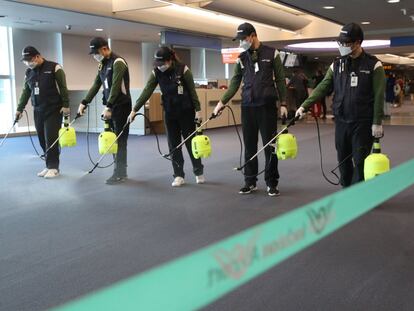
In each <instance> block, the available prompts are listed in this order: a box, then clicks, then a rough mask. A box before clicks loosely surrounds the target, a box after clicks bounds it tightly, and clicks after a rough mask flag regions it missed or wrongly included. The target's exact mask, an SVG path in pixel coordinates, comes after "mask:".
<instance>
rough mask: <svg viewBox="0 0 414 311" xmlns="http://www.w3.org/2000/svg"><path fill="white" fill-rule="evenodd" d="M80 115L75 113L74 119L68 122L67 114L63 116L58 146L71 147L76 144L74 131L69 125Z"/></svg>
mask: <svg viewBox="0 0 414 311" xmlns="http://www.w3.org/2000/svg"><path fill="white" fill-rule="evenodd" d="M79 117H80V115H76V117H75V119H74V120H73V121H72V122H71V123H69V116H64V117H63V126H62V128H61V129H60V130H59V145H60V147H62V148H64V147H73V146H76V132H75V129H74V128H73V127H72V126H71V125H72V124H73V123H74V122H75V120H76V119H77V118H79Z"/></svg>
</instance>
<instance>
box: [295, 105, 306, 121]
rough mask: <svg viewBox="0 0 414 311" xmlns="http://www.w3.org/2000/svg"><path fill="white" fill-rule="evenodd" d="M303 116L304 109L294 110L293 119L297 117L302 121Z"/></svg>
mask: <svg viewBox="0 0 414 311" xmlns="http://www.w3.org/2000/svg"><path fill="white" fill-rule="evenodd" d="M304 115H305V108H303V107H299V108H298V110H296V113H295V117H296V118H297V117H299V119H302V118H303V116H304Z"/></svg>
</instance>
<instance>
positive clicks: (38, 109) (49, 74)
mask: <svg viewBox="0 0 414 311" xmlns="http://www.w3.org/2000/svg"><path fill="white" fill-rule="evenodd" d="M21 60H22V61H23V62H24V64H25V65H26V66H27V67H28V69H27V70H26V75H25V80H24V86H23V92H22V94H21V96H20V99H19V103H18V106H17V111H16V120H19V119H20V118H21V117H22V113H23V110H24V108H25V107H26V105H27V101H28V100H29V98H31V102H32V105H33V110H34V122H35V127H36V132H37V136H38V138H39V143H40V146H41V147H42V150H43V153H44V158H45V162H46V168H45V169H43V170H42V171H41V172H39V173H38V174H37V176H39V177H44V178H47V179H49V178H55V177H57V176H59V153H60V150H59V145H58V144H55V145H54V146H53V147H52V148H50V147H51V146H52V144H53V143H54V142H55V141H56V140H57V138H58V136H59V129H60V127H61V123H62V114H63V115H65V116H67V115H69V114H70V110H69V97H68V89H67V87H66V77H65V73H64V71H63V69H62V67H61V66H60V65H59V64H57V63H55V62H51V61H48V60H46V59H44V58H43V57H42V56H41V55H40V53H39V51H38V50H37V49H36V48H34V47H32V46H27V47H25V48H24V49H23V51H22V59H21ZM49 148H50V150H48V149H49Z"/></svg>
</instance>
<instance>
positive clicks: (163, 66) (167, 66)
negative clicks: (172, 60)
mask: <svg viewBox="0 0 414 311" xmlns="http://www.w3.org/2000/svg"><path fill="white" fill-rule="evenodd" d="M157 68H158V70H159V71H161V72H165V71H167V70H168V68H170V65H167V64H164V65H162V66H158V67H157Z"/></svg>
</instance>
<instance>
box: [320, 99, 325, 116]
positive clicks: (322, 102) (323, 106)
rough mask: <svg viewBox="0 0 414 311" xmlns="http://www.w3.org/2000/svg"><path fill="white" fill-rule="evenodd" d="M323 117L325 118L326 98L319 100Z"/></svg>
mask: <svg viewBox="0 0 414 311" xmlns="http://www.w3.org/2000/svg"><path fill="white" fill-rule="evenodd" d="M321 105H322V113H323V117H326V97H322V99H321Z"/></svg>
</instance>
